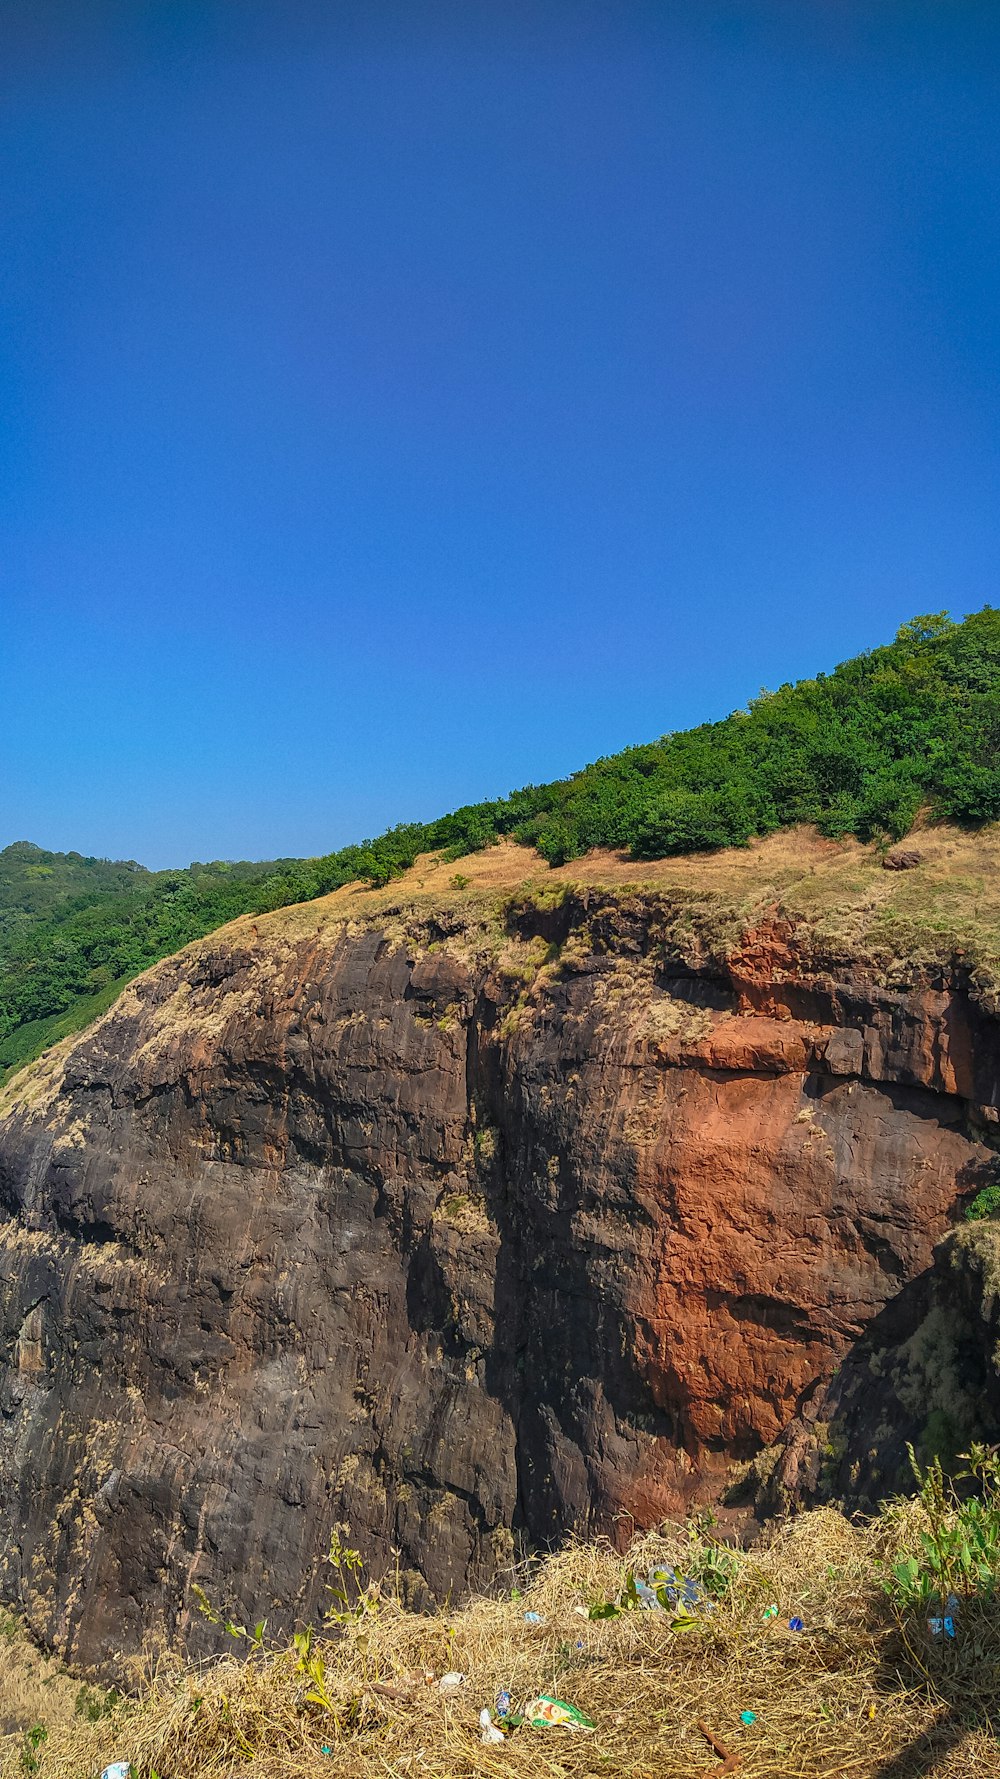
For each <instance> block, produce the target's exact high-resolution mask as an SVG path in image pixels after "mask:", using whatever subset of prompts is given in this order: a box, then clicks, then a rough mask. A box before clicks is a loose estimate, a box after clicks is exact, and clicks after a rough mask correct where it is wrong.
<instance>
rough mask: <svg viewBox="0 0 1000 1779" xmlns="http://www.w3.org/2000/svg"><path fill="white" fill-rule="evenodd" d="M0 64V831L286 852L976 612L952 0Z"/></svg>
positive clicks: (247, 13)
mask: <svg viewBox="0 0 1000 1779" xmlns="http://www.w3.org/2000/svg"><path fill="white" fill-rule="evenodd" d="M0 43H2V54H0V101H2V103H0V159H2V177H0V228H2V237H0V239H2V251H0V402H2V413H3V432H2V443H0V530H2V537H0V575H2V582H0V709H2V712H3V718H4V720H3V729H2V735H3V745H2V750H0V843H4V842H6V841H8V840H11V839H15V838H31V839H35V840H37V841H39V842H40V843H42V844H45V845H49V846H54V847H75V848H78V849H79V850H81V851H83V852H97V853H107V854H111V855H114V856H130V857H137V858H139V859H142V860H143V861H145V862H146V863H149V864H152V865H164V864H182V863H185V862H187V861H188V860H189V859H191V858H209V857H224V856H229V857H263V856H273V855H276V854H294V853H317V852H325V851H327V850H329V849H330V848H331V847H333V846H336V845H339V844H342V843H344V842H346V841H348V840H351V839H356V838H360V837H361V836H363V835H365V834H369V833H374V832H378V831H379V830H381V829H382V828H383V827H385V826H387V825H388V824H389V823H392V822H395V821H398V820H403V819H409V818H415V817H430V816H432V815H435V814H438V813H440V812H441V811H443V810H445V809H448V808H451V807H453V806H455V805H456V804H458V803H461V802H465V801H469V800H473V799H476V798H478V797H481V796H490V795H495V794H498V793H501V792H504V791H506V790H508V789H510V788H512V787H513V786H516V785H519V784H523V783H526V782H530V781H532V780H535V781H537V780H543V779H548V778H551V777H555V776H558V775H562V774H564V773H566V772H568V771H570V770H572V769H573V768H574V767H576V766H580V765H583V764H584V763H585V762H586V761H588V760H590V759H593V758H594V757H596V756H597V755H599V754H602V753H607V752H610V751H612V750H614V749H617V748H619V747H621V746H623V745H625V744H626V743H628V742H631V741H639V740H644V739H649V738H651V737H653V736H656V735H659V734H661V733H663V732H664V731H666V730H668V729H672V728H678V727H684V726H686V725H688V724H690V723H692V722H696V721H699V720H701V719H704V718H706V717H711V716H720V715H725V714H726V713H727V712H728V711H730V710H731V709H733V708H735V707H736V706H737V705H740V704H742V703H744V702H745V701H746V699H747V698H748V697H749V696H752V695H753V694H755V693H756V692H757V690H758V689H759V687H760V686H761V685H762V684H766V685H770V686H774V685H776V684H778V683H779V682H781V681H783V680H785V679H791V678H795V677H797V676H799V675H801V674H803V673H809V672H812V671H815V670H816V669H818V668H821V667H830V666H832V665H833V664H834V663H835V662H836V661H837V660H840V659H843V658H844V657H846V656H848V655H851V654H853V653H855V652H856V651H857V650H858V649H861V648H864V647H867V646H869V645H871V644H873V643H876V642H879V641H882V640H885V639H887V638H889V637H890V636H891V635H892V633H893V632H894V630H895V629H896V627H897V625H898V624H899V623H900V622H901V621H902V620H903V619H905V618H907V617H909V616H911V615H912V614H913V613H915V612H919V611H926V610H933V609H939V608H941V607H943V606H948V607H950V608H951V609H952V611H954V612H957V613H962V612H965V611H966V610H969V609H973V608H975V607H978V606H981V605H982V604H983V603H984V602H987V601H990V602H993V603H1000V591H998V586H997V574H996V562H997V551H998V544H1000V498H998V496H1000V488H998V474H997V471H998V458H1000V407H998V399H1000V378H998V371H1000V258H998V249H1000V90H998V89H1000V7H998V6H997V5H996V4H995V3H993V4H987V5H976V4H963V3H962V0H950V3H949V0H937V3H934V4H923V5H921V4H898V3H894V0H872V3H871V4H853V3H852V0H787V3H783V4H779V3H777V0H775V3H771V4H768V3H766V0H756V3H755V0H730V3H729V4H723V3H721V0H687V3H686V4H671V3H670V0H659V3H656V4H654V3H649V4H645V5H643V4H639V3H632V0H608V3H606V4H590V3H589V0H559V3H555V0H553V3H547V0H532V3H530V4H528V3H524V4H522V3H520V0H461V3H456V4H455V5H454V6H449V5H444V4H442V5H437V4H434V3H433V0H406V4H400V5H399V6H394V5H391V4H388V3H386V4H383V3H382V0H359V3H357V4H354V3H352V0H324V3H319V0H317V3H316V4H314V5H313V4H305V3H297V0H226V3H222V0H190V3H185V0H162V3H159V4H156V3H143V0H120V3H119V4H101V3H100V0H47V3H46V4H39V3H38V0H24V3H23V4H21V3H20V0H14V3H11V0H0Z"/></svg>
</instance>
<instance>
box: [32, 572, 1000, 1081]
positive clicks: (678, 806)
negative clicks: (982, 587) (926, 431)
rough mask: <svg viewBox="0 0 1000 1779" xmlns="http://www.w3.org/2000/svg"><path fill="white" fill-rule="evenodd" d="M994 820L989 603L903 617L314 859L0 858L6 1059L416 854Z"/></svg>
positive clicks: (995, 631) (408, 863)
mask: <svg viewBox="0 0 1000 1779" xmlns="http://www.w3.org/2000/svg"><path fill="white" fill-rule="evenodd" d="M922 810H923V811H926V812H928V813H929V814H930V815H931V816H933V817H935V818H939V819H944V820H950V821H952V822H955V823H959V824H961V825H963V826H966V827H975V826H977V825H979V824H982V823H984V822H990V821H993V820H995V819H996V818H997V817H998V816H1000V612H998V611H995V610H993V609H992V608H989V607H987V608H986V609H984V610H983V611H981V612H978V613H975V614H974V615H972V616H970V617H968V618H966V619H965V621H964V622H963V623H961V624H956V623H952V622H951V621H950V620H949V619H948V618H947V616H946V615H944V614H938V615H935V616H932V617H925V618H916V619H914V620H913V621H912V622H911V623H910V624H907V625H904V626H903V628H902V630H901V631H900V632H899V635H898V636H897V638H896V640H895V641H894V642H893V643H891V644H889V645H887V646H886V647H884V648H879V649H875V650H872V651H871V652H870V653H868V654H865V655H861V656H858V657H857V658H856V659H854V660H851V661H848V662H846V663H844V664H843V665H841V666H840V667H838V668H836V669H835V671H834V672H833V673H831V674H820V675H818V676H817V677H816V678H815V679H811V680H803V681H800V682H798V683H797V684H796V685H789V686H782V687H781V688H780V689H779V690H778V691H777V692H774V693H761V695H760V697H758V698H757V699H755V700H753V701H752V702H751V703H750V705H749V706H748V707H747V709H745V710H741V711H736V712H734V713H733V715H732V716H730V717H727V718H726V719H725V720H724V721H722V722H717V723H708V724H704V725H702V726H700V727H698V728H695V729H690V730H685V731H683V732H681V733H677V734H673V735H667V736H664V737H663V738H662V739H661V740H659V741H656V742H651V743H649V744H646V745H644V746H639V747H634V748H629V749H626V750H625V751H624V752H622V753H619V754H615V755H612V756H610V757H609V758H607V759H603V760H598V761H597V762H596V763H594V764H593V765H591V766H587V767H585V768H584V769H583V770H582V771H580V772H578V773H574V774H573V775H572V776H571V777H570V778H568V779H564V780H559V781H557V782H555V783H553V784H547V785H529V786H527V787H526V788H524V789H522V790H520V791H516V792H514V793H512V794H511V795H510V796H509V797H506V798H502V799H499V800H495V801H489V802H483V803H478V804H473V805H469V806H467V807H465V808H463V809H458V810H455V811H453V812H452V813H451V814H449V815H445V816H442V817H440V818H439V819H438V820H436V821H433V822H429V823H410V824H407V825H404V826H401V827H397V828H394V829H391V830H390V831H389V832H388V833H386V834H383V835H381V836H379V837H378V838H376V839H373V840H369V841H363V842H362V843H360V844H359V845H355V846H348V847H344V848H342V849H341V850H339V851H338V852H334V853H330V854H328V855H326V856H324V857H322V858H317V859H305V860H294V859H293V860H288V859H285V860H279V861H276V862H271V863H265V864H249V863H237V864H233V863H228V862H225V861H221V862H216V863H214V864H208V865H200V864H198V865H191V866H189V867H188V868H187V869H185V870H177V871H161V872H156V873H153V872H148V871H144V870H143V869H142V868H141V867H139V866H136V865H134V864H130V863H127V864H113V863H110V862H108V861H106V860H95V859H84V858H81V857H80V856H79V855H77V854H55V853H44V852H42V851H41V850H40V849H38V848H34V847H31V846H29V845H27V844H25V843H20V844H18V845H15V846H13V847H8V848H7V850H6V852H3V853H0V1070H8V1071H9V1070H10V1069H11V1068H13V1067H16V1066H18V1065H19V1064H21V1063H23V1062H24V1061H26V1060H28V1059H30V1058H31V1057H32V1056H35V1055H37V1054H38V1053H39V1052H40V1051H41V1050H42V1049H44V1048H45V1047H46V1046H47V1045H49V1044H51V1043H53V1042H54V1041H56V1040H57V1039H58V1038H60V1037H62V1036H65V1035H66V1034H68V1033H70V1032H73V1031H76V1030H79V1029H81V1027H82V1026H83V1025H85V1024H86V1023H87V1022H88V1021H89V1020H90V1019H91V1018H93V1017H95V1016H96V1015H97V1014H98V1013H100V1012H102V1011H103V1010H104V1008H105V1007H106V1006H108V1005H110V1003H111V1001H112V1000H113V999H114V997H115V995H116V994H117V992H118V991H119V989H120V988H121V987H122V986H123V985H124V984H125V983H126V982H127V981H129V980H130V979H131V978H132V977H134V976H135V975H137V974H138V973H139V972H140V971H141V970H143V969H146V968H147V967H148V966H149V965H150V964H152V963H155V962H156V961H157V960H158V959H159V958H161V957H164V956H167V955H169V954H170V953H171V952H173V951H175V950H177V949H178V948H179V947H180V946H182V945H184V944H187V943H188V942H189V941H190V940H192V939H195V938H199V937H201V936H202V935H203V934H205V933H208V932H211V931H213V930H214V929H215V928H216V927H218V926H220V925H222V924H223V923H224V922H226V921H229V920H232V919H234V918H236V917H237V916H239V915H241V914H245V913H263V912H266V911H268V910H270V909H274V908H278V907H282V906H286V905H288V904H290V903H294V902H299V901H307V900H309V899H311V898H313V897H316V896H320V895H325V894H328V893H330V892H331V891H334V890H336V889H337V888H339V887H341V886H343V885H346V884H349V883H351V882H359V881H360V882H364V883H369V884H372V885H375V886H378V885H382V884H386V883H388V882H390V881H391V880H392V879H394V878H395V877H397V876H398V875H399V874H400V873H401V872H403V871H406V870H408V869H410V868H411V867H412V866H413V865H414V863H415V861H416V860H417V858H418V857H419V856H420V855H422V854H425V853H437V854H439V855H440V856H441V858H442V861H443V862H444V863H449V862H451V863H454V862H455V861H457V860H458V859H460V858H462V857H463V856H466V855H468V854H470V853H474V852H477V851H480V850H482V849H483V848H485V847H488V846H490V845H492V844H494V843H495V842H496V841H497V840H499V839H503V838H508V839H510V840H512V841H513V842H515V843H516V844H517V845H518V846H520V847H522V848H525V849H530V850H526V852H525V855H524V874H525V875H530V873H531V871H532V870H533V869H535V868H536V867H537V864H538V861H539V860H540V861H541V862H543V863H544V864H547V865H549V866H552V867H556V868H558V867H560V866H562V865H565V864H567V863H569V862H572V861H574V860H580V859H582V858H584V857H585V856H586V855H587V854H588V853H590V852H591V851H593V850H594V849H605V850H607V849H610V850H612V851H615V852H617V853H619V854H623V855H625V856H626V857H627V858H629V859H631V860H633V861H640V860H641V861H649V860H655V859H661V858H667V857H671V856H676V855H679V854H685V853H692V852H697V851H700V850H705V849H715V848H720V847H733V846H744V845H746V844H747V843H748V842H749V841H750V840H751V839H752V838H754V837H758V838H759V837H762V836H766V835H768V834H771V833H774V832H775V831H776V830H779V829H782V828H787V827H790V826H794V825H796V824H802V823H811V824H815V826H816V828H817V830H818V832H819V833H820V834H821V835H825V836H827V837H830V838H837V837H840V836H844V835H854V836H857V837H858V838H859V839H860V840H862V841H876V842H877V841H878V840H879V839H894V838H898V837H900V836H901V835H903V834H905V833H906V832H907V831H908V830H909V828H910V827H911V825H912V823H913V821H914V820H915V818H916V817H917V815H918V812H920V811H922Z"/></svg>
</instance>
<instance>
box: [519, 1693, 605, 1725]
mask: <svg viewBox="0 0 1000 1779" xmlns="http://www.w3.org/2000/svg"><path fill="white" fill-rule="evenodd" d="M524 1721H525V1723H528V1724H530V1725H531V1728H532V1729H533V1730H548V1729H562V1730H595V1729H596V1728H597V1725H596V1723H595V1722H594V1720H593V1718H592V1717H585V1716H584V1714H583V1712H582V1711H578V1710H577V1708H576V1706H575V1705H568V1704H567V1703H566V1700H565V1699H550V1698H548V1697H547V1696H546V1695H545V1694H544V1693H543V1694H542V1695H541V1697H540V1698H537V1699H532V1701H531V1703H530V1704H529V1705H525V1707H524Z"/></svg>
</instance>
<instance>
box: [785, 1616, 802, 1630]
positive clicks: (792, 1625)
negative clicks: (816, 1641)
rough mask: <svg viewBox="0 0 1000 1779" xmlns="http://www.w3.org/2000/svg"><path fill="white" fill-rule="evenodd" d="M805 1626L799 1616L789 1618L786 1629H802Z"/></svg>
mask: <svg viewBox="0 0 1000 1779" xmlns="http://www.w3.org/2000/svg"><path fill="white" fill-rule="evenodd" d="M805 1628H806V1627H805V1625H804V1624H803V1623H802V1620H801V1619H800V1618H790V1619H789V1621H788V1629H789V1630H790V1631H804V1630H805Z"/></svg>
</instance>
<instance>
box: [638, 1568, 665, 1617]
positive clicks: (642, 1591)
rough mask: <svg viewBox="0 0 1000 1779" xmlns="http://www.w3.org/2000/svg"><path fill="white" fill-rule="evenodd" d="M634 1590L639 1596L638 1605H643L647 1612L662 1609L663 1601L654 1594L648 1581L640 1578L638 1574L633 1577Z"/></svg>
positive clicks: (660, 1610)
mask: <svg viewBox="0 0 1000 1779" xmlns="http://www.w3.org/2000/svg"><path fill="white" fill-rule="evenodd" d="M635 1591H636V1593H637V1594H638V1596H639V1604H640V1606H642V1607H644V1608H645V1609H646V1611H647V1612H651V1611H656V1612H662V1611H663V1601H662V1600H659V1599H657V1597H656V1594H655V1593H654V1591H653V1589H652V1588H651V1587H650V1585H649V1583H648V1581H643V1580H641V1578H640V1577H639V1576H638V1575H637V1576H636V1578H635Z"/></svg>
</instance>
